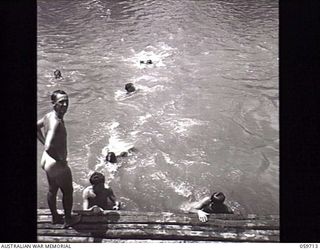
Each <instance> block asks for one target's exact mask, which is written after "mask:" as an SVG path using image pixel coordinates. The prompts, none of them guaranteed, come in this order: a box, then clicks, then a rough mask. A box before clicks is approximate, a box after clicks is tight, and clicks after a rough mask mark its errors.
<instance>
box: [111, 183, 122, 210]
mask: <svg viewBox="0 0 320 250" xmlns="http://www.w3.org/2000/svg"><path fill="white" fill-rule="evenodd" d="M109 198H110V200H111V201H112V202H113V203H114V204H115V205H114V206H113V207H112V209H113V210H119V209H120V202H119V201H117V198H116V196H115V195H114V193H113V190H112V189H111V188H110V196H109Z"/></svg>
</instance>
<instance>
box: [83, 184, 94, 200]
mask: <svg viewBox="0 0 320 250" xmlns="http://www.w3.org/2000/svg"><path fill="white" fill-rule="evenodd" d="M92 192H93V188H92V186H88V187H86V188H85V189H84V190H83V192H82V194H83V198H88V197H90V195H91V193H92Z"/></svg>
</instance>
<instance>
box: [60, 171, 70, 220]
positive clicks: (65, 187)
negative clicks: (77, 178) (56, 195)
mask: <svg viewBox="0 0 320 250" xmlns="http://www.w3.org/2000/svg"><path fill="white" fill-rule="evenodd" d="M58 184H59V187H60V189H61V191H62V205H63V209H64V215H65V217H66V218H71V210H72V205H73V185H72V174H71V170H70V168H69V167H68V166H66V169H65V171H64V173H63V174H62V175H61V176H60V178H59V181H58Z"/></svg>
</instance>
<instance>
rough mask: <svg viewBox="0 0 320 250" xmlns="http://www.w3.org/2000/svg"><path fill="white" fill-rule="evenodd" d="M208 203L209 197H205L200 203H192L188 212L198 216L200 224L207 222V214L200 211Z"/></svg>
mask: <svg viewBox="0 0 320 250" xmlns="http://www.w3.org/2000/svg"><path fill="white" fill-rule="evenodd" d="M209 203H210V197H205V198H203V199H202V200H201V201H199V202H196V203H194V204H193V205H191V206H190V208H189V212H190V213H195V214H198V218H199V220H200V221H201V222H206V221H207V220H208V217H207V216H208V215H209V214H208V213H206V212H204V211H202V210H201V209H202V208H203V207H204V206H205V205H207V204H209Z"/></svg>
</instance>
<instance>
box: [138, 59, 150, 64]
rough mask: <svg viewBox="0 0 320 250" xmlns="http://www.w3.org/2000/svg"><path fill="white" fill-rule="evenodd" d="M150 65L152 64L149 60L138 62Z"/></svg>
mask: <svg viewBox="0 0 320 250" xmlns="http://www.w3.org/2000/svg"><path fill="white" fill-rule="evenodd" d="M152 63H153V62H152V60H151V59H148V60H147V61H143V60H141V61H140V64H152Z"/></svg>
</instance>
